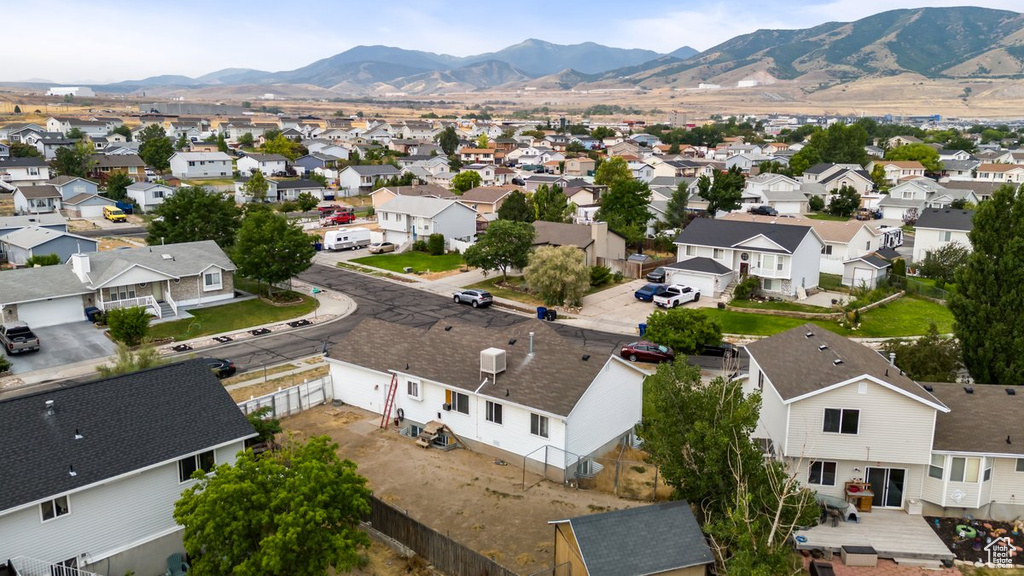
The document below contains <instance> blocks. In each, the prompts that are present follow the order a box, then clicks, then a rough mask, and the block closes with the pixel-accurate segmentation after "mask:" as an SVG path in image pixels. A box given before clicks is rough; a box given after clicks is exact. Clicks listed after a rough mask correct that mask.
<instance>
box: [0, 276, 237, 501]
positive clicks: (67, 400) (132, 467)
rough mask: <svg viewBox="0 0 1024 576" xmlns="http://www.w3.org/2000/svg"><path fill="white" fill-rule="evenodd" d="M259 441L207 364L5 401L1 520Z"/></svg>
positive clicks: (0, 413) (0, 408)
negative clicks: (49, 408) (211, 451)
mask: <svg viewBox="0 0 1024 576" xmlns="http://www.w3.org/2000/svg"><path fill="white" fill-rule="evenodd" d="M5 274H6V272H5ZM48 400H52V401H53V411H54V414H52V415H47V414H46V406H45V402H46V401H48ZM76 432H77V433H79V434H81V435H82V438H81V439H80V440H75V434H76ZM254 435H255V432H254V431H253V428H252V426H251V425H250V424H249V422H248V420H247V419H246V418H245V416H244V415H243V414H242V412H241V411H240V410H239V409H238V407H237V406H236V405H235V402H234V401H233V400H232V399H231V397H230V396H229V395H228V393H227V392H226V391H225V390H224V387H223V386H222V385H221V383H220V381H219V380H217V378H216V377H214V375H213V373H212V372H210V369H209V368H208V367H207V365H206V363H205V362H204V361H202V360H191V361H186V362H180V363H175V364H170V365H168V366H161V367H159V368H153V369H150V370H143V371H141V372H134V373H132V374H127V375H124V376H116V377H113V378H107V379H103V380H96V381H93V382H87V383H84V384H77V385H72V386H68V387H65V388H55V389H52V390H46V391H44V392H38V393H35V394H30V395H27V396H19V397H16V398H12V399H10V400H3V401H0V437H2V438H4V442H2V443H0V462H3V463H4V475H3V481H2V486H3V489H2V490H0V510H7V509H10V508H13V507H15V506H21V505H25V504H29V503H31V502H36V501H39V500H42V499H44V498H48V497H52V496H55V495H58V494H66V493H68V492H72V491H76V490H79V489H82V488H84V487H86V486H90V485H93V484H95V483H97V482H102V481H104V480H108V479H111V478H114V477H117V476H120V475H123V474H128V473H130V472H133V471H136V470H139V469H142V468H145V467H148V466H152V465H155V464H160V463H164V462H173V461H174V460H177V459H178V458H181V457H182V456H185V455H188V454H192V453H197V452H200V451H202V450H205V449H207V448H211V447H213V446H218V445H221V444H226V443H228V442H232V441H238V440H241V439H243V438H248V437H251V436H254ZM72 466H73V467H74V471H75V474H76V475H75V476H71V475H70V474H69V470H70V467H72Z"/></svg>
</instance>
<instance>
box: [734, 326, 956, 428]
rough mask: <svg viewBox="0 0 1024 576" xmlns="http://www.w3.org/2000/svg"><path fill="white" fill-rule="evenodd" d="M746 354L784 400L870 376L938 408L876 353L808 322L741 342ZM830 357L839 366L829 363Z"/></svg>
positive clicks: (936, 402)
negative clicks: (774, 333)
mask: <svg viewBox="0 0 1024 576" xmlns="http://www.w3.org/2000/svg"><path fill="white" fill-rule="evenodd" d="M807 334H811V336H810V337H808V336H807ZM823 344H824V345H825V346H827V347H826V348H825V349H821V348H820V346H821V345H823ZM747 353H748V354H749V355H750V357H751V358H753V359H754V360H755V361H757V364H758V366H760V367H761V370H762V371H763V372H764V374H765V376H767V378H768V379H769V380H771V383H772V386H774V387H775V390H776V391H777V392H778V393H779V396H781V397H782V399H783V400H784V401H789V400H793V399H795V398H799V397H801V396H805V395H807V394H812V393H815V392H819V391H821V390H822V389H824V388H827V387H829V386H832V385H833V384H838V383H840V382H846V381H849V380H853V379H856V378H858V377H861V376H870V377H872V378H874V379H876V380H879V381H882V382H886V383H887V384H889V385H890V386H892V387H893V388H895V389H897V390H899V391H901V392H903V393H904V394H907V395H909V396H911V397H913V398H915V399H917V400H920V401H922V402H925V403H929V404H932V405H934V406H937V407H941V406H943V405H942V403H941V402H939V401H938V400H937V399H936V398H935V397H934V396H932V395H931V394H929V393H928V392H927V391H925V390H924V389H923V388H921V387H920V386H919V385H918V384H917V382H914V381H913V380H911V379H910V377H909V376H906V375H904V374H902V373H901V372H900V370H899V369H898V368H896V367H894V366H891V365H890V364H889V361H888V360H886V359H885V358H882V356H881V355H879V354H878V352H875V351H874V350H872V349H871V348H868V347H867V346H864V345H863V344H860V343H857V342H854V341H853V340H850V339H848V338H844V337H843V336H840V335H838V334H836V333H835V332H831V331H829V330H826V329H824V328H822V327H821V326H817V325H814V324H809V323H808V324H804V325H803V326H798V327H796V328H793V329H791V330H787V331H785V332H782V333H780V334H776V335H774V336H771V337H768V338H765V339H763V340H759V341H757V342H752V343H750V344H747ZM836 359H840V360H842V362H841V363H839V364H835V363H834V361H835V360H836ZM944 409H945V408H940V410H944Z"/></svg>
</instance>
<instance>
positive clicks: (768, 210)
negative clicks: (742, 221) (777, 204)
mask: <svg viewBox="0 0 1024 576" xmlns="http://www.w3.org/2000/svg"><path fill="white" fill-rule="evenodd" d="M750 213H751V214H758V215H760V216H778V215H779V211H778V210H776V209H775V208H772V207H771V206H754V207H753V208H751V209H750Z"/></svg>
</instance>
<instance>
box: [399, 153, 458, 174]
mask: <svg viewBox="0 0 1024 576" xmlns="http://www.w3.org/2000/svg"><path fill="white" fill-rule="evenodd" d="M398 165H399V167H401V168H402V169H403V170H404V169H407V168H413V167H417V166H418V167H421V168H424V169H426V170H427V172H428V173H431V174H436V173H438V172H444V171H447V170H449V168H450V166H449V165H448V159H447V158H446V157H444V156H423V155H410V156H405V157H402V158H399V159H398Z"/></svg>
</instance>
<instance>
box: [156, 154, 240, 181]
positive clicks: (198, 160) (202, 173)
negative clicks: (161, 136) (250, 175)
mask: <svg viewBox="0 0 1024 576" xmlns="http://www.w3.org/2000/svg"><path fill="white" fill-rule="evenodd" d="M170 165H171V174H174V175H175V176H177V177H178V178H185V179H199V178H229V177H231V175H232V173H233V169H232V167H231V156H228V155H227V154H225V153H223V152H175V153H174V154H173V155H172V156H171V159H170Z"/></svg>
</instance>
